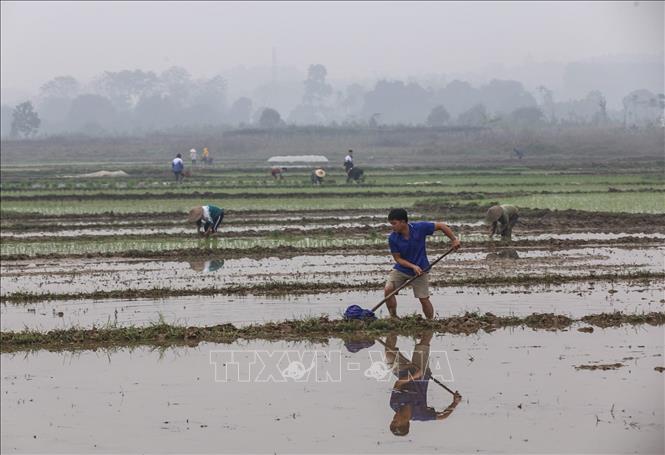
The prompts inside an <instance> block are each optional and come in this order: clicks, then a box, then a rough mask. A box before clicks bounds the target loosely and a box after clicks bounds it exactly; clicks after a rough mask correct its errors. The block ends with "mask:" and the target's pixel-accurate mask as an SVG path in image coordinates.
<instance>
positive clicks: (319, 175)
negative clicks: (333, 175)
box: [310, 168, 326, 185]
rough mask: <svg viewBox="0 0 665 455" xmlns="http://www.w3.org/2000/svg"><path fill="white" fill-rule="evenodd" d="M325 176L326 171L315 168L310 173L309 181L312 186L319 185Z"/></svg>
mask: <svg viewBox="0 0 665 455" xmlns="http://www.w3.org/2000/svg"><path fill="white" fill-rule="evenodd" d="M325 176H326V171H324V170H323V169H321V168H317V169H315V170H313V171H312V174H311V175H310V180H311V181H312V184H313V185H321V184H322V183H323V178H324V177H325Z"/></svg>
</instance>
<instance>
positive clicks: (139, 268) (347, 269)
mask: <svg viewBox="0 0 665 455" xmlns="http://www.w3.org/2000/svg"><path fill="white" fill-rule="evenodd" d="M516 244H518V243H517V242H516ZM474 250H475V251H474ZM440 251H444V250H440ZM505 252H508V253H511V254H512V256H506V255H505V254H504V253H505ZM664 260H665V246H658V245H653V246H650V247H640V248H625V247H622V248H618V247H609V248H608V247H587V248H574V249H560V250H556V251H552V250H547V249H542V250H535V249H517V248H506V247H499V248H494V249H492V250H484V249H478V248H476V249H472V251H464V250H460V251H459V252H456V253H455V254H453V255H451V256H449V258H446V260H445V261H444V262H442V263H440V264H439V265H438V266H437V267H436V268H435V269H433V270H432V272H431V273H430V280H431V281H433V282H434V283H435V284H439V285H442V286H443V285H445V284H446V282H447V281H448V282H452V283H460V282H464V281H465V280H467V279H468V280H472V281H473V282H478V280H480V281H482V280H483V279H486V280H487V281H488V282H490V281H491V280H494V281H497V280H498V281H501V279H502V277H503V278H506V279H513V278H515V277H520V276H522V277H528V278H530V279H531V278H534V279H535V280H534V282H533V283H534V284H537V282H538V280H537V277H548V276H550V275H556V276H558V277H562V276H563V277H565V276H569V277H574V276H578V275H590V274H594V273H595V274H606V273H614V274H630V273H634V274H637V273H648V272H653V273H657V272H660V271H662V264H663V261H664ZM390 268H391V258H390V256H389V255H388V254H385V253H384V254H377V255H370V254H368V255H345V254H324V255H298V256H293V257H286V258H281V257H273V256H269V257H263V258H260V259H250V258H238V259H224V256H223V251H220V252H219V254H218V255H216V256H215V258H214V259H207V258H203V259H198V258H195V257H191V258H188V260H187V261H175V260H141V259H122V258H117V259H54V260H47V259H35V260H22V261H3V263H2V265H1V266H0V274H1V275H2V280H3V285H2V294H0V295H2V296H3V297H8V296H11V295H12V294H14V293H30V294H33V295H44V296H48V295H49V294H65V293H66V294H69V295H75V294H82V295H83V296H85V294H91V293H95V292H100V291H105V292H109V291H129V290H134V289H141V290H150V289H157V288H158V289H168V290H172V291H174V292H176V291H179V290H187V292H188V293H191V292H192V291H194V290H196V289H207V290H210V289H216V290H217V291H218V292H220V293H224V292H225V290H234V289H235V288H238V287H244V288H251V287H252V286H263V287H267V288H270V289H271V291H272V292H273V293H284V292H286V291H288V290H289V289H294V286H295V287H298V288H299V289H301V290H303V291H309V292H311V293H320V292H330V291H332V290H339V289H340V288H343V287H344V286H352V287H356V288H358V287H363V286H365V287H367V288H368V289H377V288H378V287H380V286H381V285H382V284H383V283H384V282H385V277H386V275H387V273H388V272H389V271H390ZM280 286H282V287H285V289H281V290H280ZM326 286H328V288H326Z"/></svg>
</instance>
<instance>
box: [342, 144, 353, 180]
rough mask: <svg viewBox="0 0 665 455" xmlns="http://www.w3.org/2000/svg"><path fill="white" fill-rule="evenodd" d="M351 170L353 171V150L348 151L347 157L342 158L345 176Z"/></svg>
mask: <svg viewBox="0 0 665 455" xmlns="http://www.w3.org/2000/svg"><path fill="white" fill-rule="evenodd" d="M351 169H353V150H349V153H348V155H346V156H345V157H344V170H345V171H346V173H347V175H348V173H349V171H350V170H351Z"/></svg>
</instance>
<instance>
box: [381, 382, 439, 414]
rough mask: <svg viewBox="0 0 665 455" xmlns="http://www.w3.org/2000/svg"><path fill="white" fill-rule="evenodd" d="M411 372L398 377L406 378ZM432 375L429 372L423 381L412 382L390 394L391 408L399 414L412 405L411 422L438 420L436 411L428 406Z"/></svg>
mask: <svg viewBox="0 0 665 455" xmlns="http://www.w3.org/2000/svg"><path fill="white" fill-rule="evenodd" d="M408 372H409V370H404V371H400V372H399V375H398V377H399V378H400V379H402V378H405V377H406V374H408ZM431 377H432V374H431V373H430V372H429V371H427V373H425V376H424V377H423V379H418V380H416V381H411V382H409V383H408V384H406V385H405V386H404V387H403V388H402V389H401V390H393V391H392V393H391V394H390V407H391V408H392V409H393V411H395V412H397V411H399V409H400V408H402V407H403V406H406V405H407V404H410V405H411V420H436V410H434V408H431V407H429V406H427V386H428V384H429V378H431Z"/></svg>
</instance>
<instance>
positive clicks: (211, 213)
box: [187, 205, 224, 237]
mask: <svg viewBox="0 0 665 455" xmlns="http://www.w3.org/2000/svg"><path fill="white" fill-rule="evenodd" d="M223 219H224V209H221V208H219V207H217V206H216V205H203V206H201V205H200V206H198V207H194V208H193V209H192V210H190V211H189V215H188V216H187V222H189V223H195V224H196V230H197V232H198V233H199V234H200V235H202V236H205V237H210V236H211V235H214V234H216V233H217V230H218V229H219V226H220V225H221V224H222V220H223Z"/></svg>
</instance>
